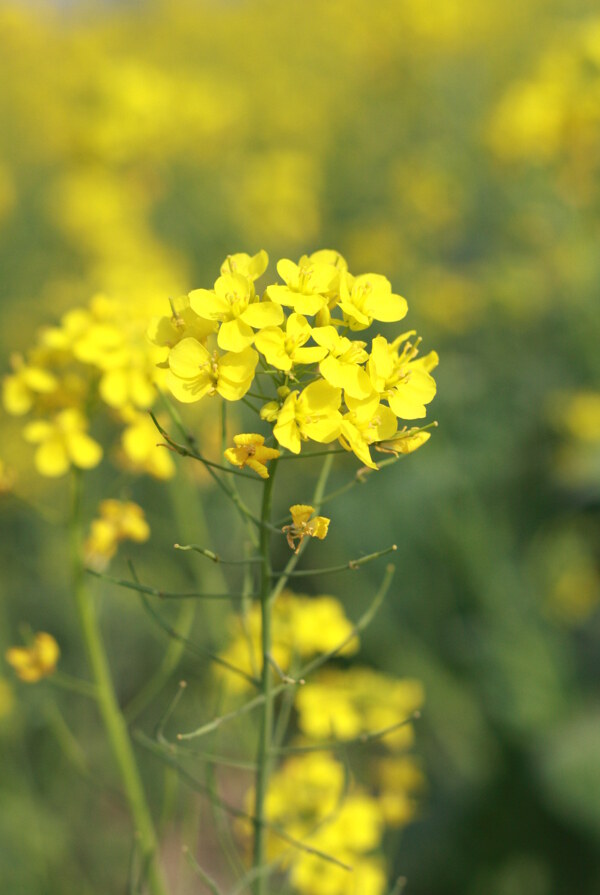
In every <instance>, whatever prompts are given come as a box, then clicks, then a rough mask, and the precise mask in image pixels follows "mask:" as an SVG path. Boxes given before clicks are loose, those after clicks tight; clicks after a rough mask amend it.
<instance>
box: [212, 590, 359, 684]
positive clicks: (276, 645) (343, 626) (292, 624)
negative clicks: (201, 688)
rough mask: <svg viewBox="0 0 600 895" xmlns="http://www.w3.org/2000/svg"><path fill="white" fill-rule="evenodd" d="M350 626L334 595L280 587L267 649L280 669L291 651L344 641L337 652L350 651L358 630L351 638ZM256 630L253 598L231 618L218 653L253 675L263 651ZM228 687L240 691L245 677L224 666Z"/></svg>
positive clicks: (317, 650)
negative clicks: (312, 594) (223, 646)
mask: <svg viewBox="0 0 600 895" xmlns="http://www.w3.org/2000/svg"><path fill="white" fill-rule="evenodd" d="M352 629H353V626H352V622H351V621H350V620H349V619H348V618H347V617H346V615H345V613H344V608H343V606H342V604H341V603H340V602H339V600H337V599H336V598H335V597H331V596H328V595H326V596H322V597H307V596H303V595H298V594H293V593H291V592H290V591H284V592H283V593H282V594H281V595H280V596H279V598H278V600H277V601H276V602H275V604H274V606H273V617H272V623H271V638H272V654H273V657H274V659H275V661H276V662H277V664H278V665H279V667H280V668H281V669H282V671H284V672H287V671H289V669H290V666H291V665H292V663H293V659H294V657H300V658H301V659H309V658H311V656H315V655H322V654H324V653H328V652H330V651H331V650H333V649H336V648H338V647H339V646H340V644H341V643H344V641H348V642H347V643H346V645H345V646H344V647H343V648H342V649H341V650H340V655H344V656H349V655H353V654H354V653H355V652H356V651H357V650H358V645H359V640H358V636H356V637H352V638H351V634H352ZM261 631H262V621H261V611H260V606H259V605H258V603H254V604H253V605H252V606H251V607H250V609H249V611H248V613H247V614H246V615H244V616H243V617H242V616H235V617H234V618H233V619H232V635H233V637H232V640H231V642H230V644H229V646H228V647H227V648H226V650H225V651H224V652H222V653H221V657H222V658H223V659H226V660H227V661H228V662H229V663H231V665H234V666H235V667H236V668H240V669H241V670H242V671H245V672H246V674H250V675H254V676H257V675H258V674H259V673H260V668H259V667H258V666H259V665H260V658H261V655H262V654H261ZM224 671H225V672H226V669H225V670H224ZM220 673H223V671H221V670H220ZM228 687H229V689H230V690H231V691H232V692H242V691H244V690H246V689H248V687H249V683H248V682H247V681H245V680H244V679H243V678H241V677H240V676H239V675H234V674H232V673H231V672H229V673H228Z"/></svg>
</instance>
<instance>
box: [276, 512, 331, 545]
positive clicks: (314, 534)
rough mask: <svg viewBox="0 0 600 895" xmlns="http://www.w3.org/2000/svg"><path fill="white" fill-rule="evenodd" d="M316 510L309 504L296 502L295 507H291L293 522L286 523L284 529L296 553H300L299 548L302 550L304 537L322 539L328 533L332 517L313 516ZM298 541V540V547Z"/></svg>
mask: <svg viewBox="0 0 600 895" xmlns="http://www.w3.org/2000/svg"><path fill="white" fill-rule="evenodd" d="M314 512H315V508H314V507H311V506H308V504H303V503H296V504H294V506H293V507H290V513H291V515H292V524H291V525H284V527H283V528H282V531H283V532H284V533H285V535H286V537H287V542H288V544H289V545H290V548H291V549H292V550H294V548H295V550H294V552H295V553H298V550H300V545H301V544H302V541H303V540H304V538H306V537H310V538H319V540H321V541H322V540H323V538H325V537H326V535H327V531H328V529H329V523H330V522H331V519H328V518H327V516H313V513H314ZM311 517H312V518H311ZM296 541H298V546H297V547H296V543H295V542H296Z"/></svg>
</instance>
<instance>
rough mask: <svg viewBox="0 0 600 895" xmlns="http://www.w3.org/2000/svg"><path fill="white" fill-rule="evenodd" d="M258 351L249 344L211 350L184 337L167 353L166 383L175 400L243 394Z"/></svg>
mask: <svg viewBox="0 0 600 895" xmlns="http://www.w3.org/2000/svg"><path fill="white" fill-rule="evenodd" d="M257 362H258V354H257V353H256V351H255V350H254V349H253V348H245V349H244V350H243V351H240V352H232V351H228V352H227V353H226V354H221V355H220V354H219V353H218V352H217V351H214V352H213V353H212V354H211V353H210V352H209V351H208V349H207V348H205V346H204V345H201V344H200V342H198V341H197V340H196V339H193V338H190V337H187V338H185V339H182V341H181V342H178V343H177V345H175V347H174V348H173V349H172V350H171V352H170V353H169V370H168V372H167V375H166V381H167V385H168V386H169V388H170V389H171V392H172V393H173V394H174V395H175V397H176V398H177V400H178V401H182V402H183V403H187V404H189V403H193V402H194V401H200V400H201V399H202V398H204V397H205V396H206V395H215V394H219V395H221V397H222V398H225V400H226V401H239V400H240V399H241V398H243V397H244V395H245V394H246V392H247V391H248V389H249V388H250V385H251V384H252V379H253V377H254V370H255V367H256V364H257Z"/></svg>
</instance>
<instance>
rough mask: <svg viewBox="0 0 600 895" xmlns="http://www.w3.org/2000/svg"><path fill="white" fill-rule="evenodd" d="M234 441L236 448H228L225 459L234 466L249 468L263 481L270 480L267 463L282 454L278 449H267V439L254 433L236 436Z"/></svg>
mask: <svg viewBox="0 0 600 895" xmlns="http://www.w3.org/2000/svg"><path fill="white" fill-rule="evenodd" d="M233 441H234V444H235V447H232V448H227V450H226V451H225V458H226V459H227V460H229V462H230V463H231V464H232V465H233V466H239V467H240V468H242V467H244V466H248V468H249V469H253V470H254V472H257V473H258V474H259V476H260V477H261V478H262V479H268V478H269V470H268V469H267V466H266V464H267V462H268V461H269V460H275V459H276V458H277V457H279V454H280V452H279V451H278V450H277V448H269V447H265V439H264V438H263V436H262V435H257V434H254V433H251V434H248V435H234V436H233Z"/></svg>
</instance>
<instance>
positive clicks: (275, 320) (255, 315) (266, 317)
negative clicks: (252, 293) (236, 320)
mask: <svg viewBox="0 0 600 895" xmlns="http://www.w3.org/2000/svg"><path fill="white" fill-rule="evenodd" d="M241 318H242V320H243V321H244V323H248V324H250V326H253V327H254V328H255V329H262V328H263V326H279V324H280V323H283V311H282V309H281V305H279V304H275V302H272V301H255V302H252V304H249V305H248V307H247V308H246V310H245V311H244V312H243V313H242V314H241Z"/></svg>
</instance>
